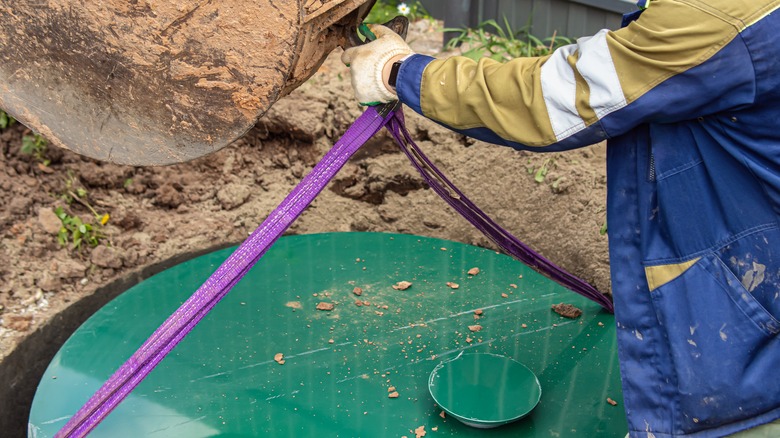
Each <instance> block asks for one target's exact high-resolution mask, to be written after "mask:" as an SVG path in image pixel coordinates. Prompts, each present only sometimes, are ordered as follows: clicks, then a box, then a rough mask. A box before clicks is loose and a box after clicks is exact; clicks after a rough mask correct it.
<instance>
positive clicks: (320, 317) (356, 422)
mask: <svg viewBox="0 0 780 438" xmlns="http://www.w3.org/2000/svg"><path fill="white" fill-rule="evenodd" d="M231 251H232V248H229V249H226V250H221V251H216V252H213V253H210V254H206V255H203V256H200V257H197V258H195V259H192V260H190V261H187V262H185V263H182V264H180V265H177V266H174V267H172V268H170V269H167V270H166V271H163V272H161V273H160V274H157V275H155V276H154V277H151V278H149V279H147V280H145V281H143V282H141V283H139V284H138V285H136V286H134V287H132V288H130V289H129V290H127V291H126V292H124V293H123V294H121V295H120V296H119V297H117V298H116V299H114V300H113V301H111V302H110V303H108V304H107V305H105V306H104V307H103V308H101V309H100V310H99V311H98V312H96V313H95V314H94V315H93V316H92V317H91V318H90V319H88V320H87V321H86V322H85V323H84V324H83V325H82V326H81V327H80V328H79V329H78V330H77V331H76V332H75V333H73V335H72V336H71V338H70V339H69V340H68V341H67V342H66V343H65V344H64V345H63V346H62V348H61V349H60V350H59V352H58V353H57V354H56V356H55V357H54V359H53V360H52V361H51V363H50V364H49V367H48V369H47V370H46V372H45V374H44V376H43V378H42V380H41V382H40V384H39V386H38V390H37V393H36V395H35V399H34V400H33V405H32V410H31V413H30V418H29V436H30V437H36V438H43V437H52V436H53V435H54V434H55V433H56V432H57V431H58V430H59V429H60V428H61V427H62V426H63V425H64V424H65V422H66V421H67V419H68V418H69V417H70V416H71V415H73V414H74V413H75V412H76V410H78V409H79V408H80V407H81V405H82V404H83V403H84V402H85V401H86V400H87V399H88V398H89V397H90V396H91V395H92V394H93V393H94V392H95V391H96V390H97V389H98V388H99V387H100V385H101V384H102V383H103V382H104V381H105V380H106V379H107V378H108V377H109V376H110V375H111V374H112V373H113V372H114V371H115V370H116V369H117V368H118V367H119V366H120V365H121V364H122V363H123V362H124V361H125V360H126V359H127V358H128V357H129V356H130V355H131V354H132V353H133V352H134V351H135V350H136V349H137V348H138V347H139V346H140V345H141V344H142V343H143V342H144V341H145V340H146V338H147V337H148V336H149V335H150V334H151V333H152V332H153V331H154V330H155V329H156V328H157V327H158V326H159V325H160V324H161V323H162V322H163V321H164V320H165V319H166V318H167V317H168V316H169V315H170V314H171V313H172V312H173V311H174V310H176V308H178V307H179V305H181V303H182V302H183V301H184V300H186V299H187V298H188V297H189V296H190V295H191V294H192V293H193V292H194V291H195V290H196V289H197V287H198V286H200V285H201V283H202V282H203V281H204V280H205V279H206V278H208V276H209V275H210V274H211V273H212V272H213V271H214V269H216V267H217V266H218V265H219V264H220V263H221V262H222V261H223V260H224V259H225V258H227V256H228V255H229V254H230V252H231ZM473 268H478V270H479V272H478V273H477V272H476V270H474V269H473ZM469 271H471V274H469ZM404 282H406V283H404ZM560 302H565V303H570V304H573V305H575V306H577V307H579V308H581V309H582V310H583V314H582V316H580V317H579V318H577V319H566V318H563V317H561V316H559V315H558V314H556V313H554V312H552V311H551V310H550V306H551V305H552V304H557V303H560ZM322 303H324V304H322ZM318 307H319V309H331V310H319V309H318ZM614 325H615V324H614V319H613V317H612V315H610V314H608V313H606V312H604V311H602V310H601V307H600V306H598V305H597V304H594V303H591V302H590V301H588V300H587V299H585V298H582V297H580V296H579V295H577V294H575V293H573V292H571V291H568V290H566V289H564V288H563V287H561V286H559V285H557V284H555V283H553V282H551V281H550V280H549V279H547V278H545V277H543V276H541V275H539V274H537V273H535V272H534V271H532V270H531V269H530V268H528V267H527V266H525V265H523V264H521V263H519V262H517V261H515V260H513V259H511V258H510V257H507V256H504V255H500V254H497V253H496V252H494V251H491V250H487V249H484V248H478V247H475V246H470V245H464V244H460V243H455V242H451V241H445V240H440V239H431V238H425V237H418V236H411V235H400V234H383V233H328V234H314V235H298V236H286V237H283V238H281V239H279V241H278V242H277V243H276V244H275V245H274V246H273V247H272V248H271V249H270V250H269V251H268V253H267V254H266V255H265V256H264V257H263V258H262V259H261V260H260V262H258V264H257V265H256V266H255V267H254V268H253V269H252V270H251V271H250V272H249V273H248V274H247V275H246V277H244V279H243V280H242V281H241V282H240V283H239V284H238V285H236V287H235V288H234V289H233V291H232V292H231V293H229V294H228V295H227V296H226V297H225V298H224V299H223V300H222V301H221V302H220V303H219V304H217V305H216V307H215V308H214V310H213V311H212V312H211V313H209V314H208V315H207V316H206V317H205V318H204V319H203V321H202V322H201V323H200V324H199V325H198V326H197V327H195V329H194V330H193V331H192V332H191V333H190V335H189V336H188V337H186V338H185V339H184V340H183V341H182V342H181V343H180V344H179V345H178V346H177V347H176V348H175V349H174V350H173V351H172V352H171V354H169V355H168V357H166V358H165V359H164V360H163V361H162V362H161V363H160V365H159V366H158V367H157V368H156V369H155V370H154V371H152V373H151V374H150V375H149V377H148V378H147V379H146V380H144V381H143V382H141V383H140V385H139V386H138V387H137V388H136V389H135V390H134V391H133V392H132V393H131V394H130V396H129V397H128V398H127V399H126V400H124V401H123V402H122V403H121V404H120V405H119V406H118V407H117V409H116V410H115V411H114V412H112V413H111V414H110V415H109V416H108V417H106V419H105V420H104V421H103V422H102V423H101V424H100V425H99V426H98V427H97V428H96V429H95V430H94V431H93V432H92V434H91V435H90V437H95V438H96V437H111V438H121V437H138V436H151V437H155V436H160V437H166V438H167V437H187V438H193V437H216V436H219V437H257V436H262V437H296V438H304V437H375V436H376V437H402V436H407V437H409V438H412V437H415V436H418V435H420V434H421V432H422V431H425V432H426V435H425V436H426V438H431V437H436V436H438V435H440V434H441V435H444V436H461V437H465V436H482V435H483V434H485V433H490V434H491V437H502V436H506V437H550V436H560V437H593V436H599V437H610V436H614V437H621V438H622V437H623V436H625V433H626V429H627V427H626V420H625V415H624V413H623V408H622V397H621V389H620V380H619V373H618V364H617V357H616V340H615V328H614ZM472 353H490V354H494V355H499V356H503V357H507V358H512V359H514V360H515V361H518V362H521V363H522V364H523V365H525V366H526V367H527V368H528V369H529V370H530V371H532V372H533V373H534V374H535V375H536V376H538V379H539V383H540V385H541V388H542V391H543V395H542V397H541V400H540V401H539V404H538V405H537V406H536V408H535V409H533V411H531V412H530V413H529V414H528V415H526V416H525V417H523V418H522V419H520V420H519V421H514V422H511V423H509V424H506V425H504V426H501V427H497V428H495V429H492V430H490V431H486V430H481V429H475V428H473V427H469V426H467V425H464V424H463V423H461V422H460V421H457V420H456V419H454V418H452V417H451V416H449V415H447V414H446V413H444V414H442V412H444V411H443V409H442V406H439V405H438V404H437V402H436V401H434V399H433V397H432V396H431V393H430V392H429V390H428V380H429V376H430V375H431V372H432V370H434V368H436V367H437V366H438V365H439V364H440V363H442V362H445V361H449V360H451V359H453V358H456V357H458V355H460V354H463V356H461V357H462V358H465V357H467V356H466V355H467V354H472ZM520 384H521V383H519V382H518V381H514V380H512V381H509V382H508V383H507V385H508V387H507V388H505V390H506V391H514V390H515V388H514V387H513V386H512V385H520ZM608 397H609V398H611V399H613V400H615V401H617V403H618V404H617V406H613V405H612V404H610V403H607V398H608ZM441 403H442V404H444V402H443V401H442V402H441Z"/></svg>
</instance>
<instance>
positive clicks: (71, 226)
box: [54, 207, 108, 250]
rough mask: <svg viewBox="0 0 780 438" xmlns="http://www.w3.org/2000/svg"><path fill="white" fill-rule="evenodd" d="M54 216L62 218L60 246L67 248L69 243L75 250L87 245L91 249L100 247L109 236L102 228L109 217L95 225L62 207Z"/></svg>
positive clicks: (106, 216)
mask: <svg viewBox="0 0 780 438" xmlns="http://www.w3.org/2000/svg"><path fill="white" fill-rule="evenodd" d="M54 214H56V215H57V217H58V218H60V222H62V227H61V228H60V231H59V233H57V240H58V241H59V242H60V245H62V246H67V245H68V243H72V244H73V249H76V250H78V249H80V248H81V245H82V244H84V243H86V244H87V245H89V246H90V247H92V248H94V247H96V246H98V245H100V242H101V241H102V240H103V239H106V238H107V236H106V235H105V234H104V233H103V232H102V227H103V225H105V223H106V222H107V221H108V215H107V214H106V215H104V216H103V219H105V221H104V220H103V219H101V220H100V221H99V222H97V223H95V224H93V223H88V222H84V221H83V220H82V219H81V218H80V217H78V216H75V215H69V214H68V213H66V212H65V210H64V209H63V208H62V207H57V208H55V209H54Z"/></svg>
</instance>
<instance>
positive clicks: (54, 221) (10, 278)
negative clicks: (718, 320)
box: [0, 22, 609, 436]
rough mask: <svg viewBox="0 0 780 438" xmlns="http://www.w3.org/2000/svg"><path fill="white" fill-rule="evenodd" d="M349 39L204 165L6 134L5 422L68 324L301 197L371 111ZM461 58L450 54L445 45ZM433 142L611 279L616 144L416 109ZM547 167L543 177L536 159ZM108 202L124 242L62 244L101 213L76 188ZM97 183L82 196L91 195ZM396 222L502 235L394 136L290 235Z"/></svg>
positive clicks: (16, 418) (440, 159)
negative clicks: (32, 151) (585, 143)
mask: <svg viewBox="0 0 780 438" xmlns="http://www.w3.org/2000/svg"><path fill="white" fill-rule="evenodd" d="M409 40H410V41H411V45H412V47H413V48H415V49H416V50H418V51H420V52H423V53H428V54H438V52H439V49H440V47H441V43H440V42H441V32H438V31H436V30H435V29H434V28H432V27H431V26H430V25H429V24H428V23H426V22H418V23H415V24H414V25H413V29H412V31H411V33H410V38H409ZM337 52H338V53H336V52H334V53H333V54H332V55H331V57H330V58H329V59H328V60H327V61H326V63H325V64H324V65H323V67H322V68H321V69H320V70H319V72H318V73H317V74H316V75H315V76H314V77H312V78H311V79H310V80H309V81H308V82H307V83H305V84H304V85H303V86H301V87H300V88H299V89H298V90H296V91H295V92H293V93H292V94H291V95H290V96H287V97H285V98H284V99H282V100H281V101H279V102H277V103H276V104H275V105H274V106H273V108H272V109H271V110H270V111H269V113H268V114H267V115H266V116H265V117H264V118H263V119H262V120H261V121H260V123H258V125H257V127H256V128H254V129H253V130H252V131H250V132H249V133H247V134H246V135H245V136H244V137H243V138H241V139H239V140H237V141H236V142H235V143H234V144H232V145H230V146H228V147H226V148H224V149H223V150H222V151H220V152H218V153H215V154H213V155H210V156H207V157H204V158H201V159H198V160H196V161H193V162H189V163H185V164H180V165H175V166H170V167H159V168H134V167H126V166H116V165H110V164H106V163H100V162H96V161H93V160H90V159H86V158H82V157H80V156H77V155H75V154H73V153H70V152H68V151H64V150H59V149H54V148H50V149H49V151H48V152H47V157H48V159H50V160H51V164H50V165H49V166H48V167H41V166H39V165H38V164H37V162H36V161H35V160H34V159H33V158H31V157H30V156H28V155H25V154H22V153H21V152H20V147H21V139H22V136H23V135H24V134H25V131H26V129H25V128H24V127H23V126H19V125H16V126H14V127H13V128H11V129H8V130H5V131H2V132H0V152H1V154H0V188H1V189H2V190H0V230H1V232H2V241H1V243H0V247H2V251H0V382H2V387H1V388H2V389H0V405H2V406H4V407H5V408H4V409H3V413H2V414H0V430H2V431H4V432H9V433H11V435H7V436H15V435H17V434H21V435H23V432H22V431H23V430H24V429H23V428H24V425H25V424H26V414H27V411H26V409H29V403H30V401H31V398H32V395H33V393H34V389H35V385H36V383H37V377H39V376H40V374H41V373H42V372H43V370H44V368H45V366H46V365H47V364H48V361H49V360H50V359H51V357H52V355H53V354H54V353H55V352H56V350H57V348H58V346H59V345H60V344H61V343H62V342H64V340H65V339H66V338H67V335H68V334H69V333H70V332H72V330H74V329H75V328H76V327H77V326H78V324H79V323H80V322H81V321H83V320H84V319H85V318H86V317H88V315H89V314H90V313H91V312H93V311H94V310H96V309H97V308H98V307H99V306H100V305H102V304H104V303H105V302H106V301H107V300H108V299H110V298H112V297H114V296H115V295H116V294H117V293H120V292H121V291H122V290H124V289H126V288H127V287H129V286H130V285H132V284H134V283H135V282H137V281H139V280H140V279H142V278H145V277H148V276H149V275H151V274H153V273H155V272H157V271H159V270H161V269H164V268H165V267H166V266H170V265H171V264H172V263H176V262H178V261H181V260H184V259H186V258H188V257H192V256H193V255H197V254H199V253H202V252H204V251H209V250H212V249H214V248H216V247H224V246H227V245H232V244H236V243H239V242H240V241H241V240H242V239H243V238H244V237H246V236H247V234H248V233H249V232H251V231H252V230H253V229H254V228H255V227H256V226H257V225H258V224H259V223H260V222H261V221H262V220H263V218H264V217H265V216H266V215H267V214H268V213H269V212H270V211H271V210H273V208H274V207H275V206H276V205H277V204H278V203H279V202H280V201H281V200H282V199H283V198H284V196H285V195H287V194H288V193H289V192H290V190H291V189H292V188H293V187H294V186H295V184H296V183H297V182H298V181H300V179H301V177H302V176H303V175H305V174H306V173H307V172H308V171H309V170H310V169H311V168H312V167H313V166H314V164H315V163H316V162H317V161H318V159H319V158H320V157H321V156H322V155H323V154H324V153H325V152H326V151H327V149H328V148H329V147H330V146H331V145H332V144H333V142H335V140H336V139H337V138H338V137H339V136H340V135H341V134H342V133H343V132H344V130H345V129H346V128H347V126H348V125H349V124H350V122H351V121H352V120H354V119H355V118H356V117H357V116H358V115H359V114H360V112H361V110H360V108H359V107H358V106H357V105H356V104H355V101H354V99H353V95H352V91H351V88H350V85H349V80H348V74H347V71H346V68H345V67H344V66H343V65H342V64H341V63H340V61H339V55H340V51H337ZM445 55H446V54H445ZM406 114H407V125H408V126H409V129H410V131H411V132H412V134H413V135H414V136H415V138H416V140H417V141H418V143H419V144H420V146H421V147H422V148H423V150H424V151H425V152H426V153H427V154H428V155H429V156H430V157H431V158H432V159H433V160H434V161H435V163H436V165H437V166H439V167H440V169H442V170H443V171H444V172H445V173H447V174H448V175H449V176H450V177H451V179H452V180H453V181H454V182H455V184H456V185H458V187H460V189H461V190H462V191H464V192H465V193H466V194H467V195H468V196H469V197H470V198H471V199H472V200H473V201H475V202H476V203H477V204H478V205H479V206H481V207H482V208H483V210H485V211H486V212H487V213H488V214H489V215H491V216H492V217H493V218H494V219H495V220H496V221H497V222H498V223H500V224H502V225H503V226H504V227H506V228H507V229H508V230H509V231H510V232H512V233H514V234H515V235H516V236H518V237H519V238H520V239H521V240H523V241H524V242H526V243H527V244H529V245H530V246H531V247H533V248H535V249H536V250H537V251H539V252H540V253H542V254H543V255H545V256H546V257H547V258H549V259H551V260H552V261H553V262H555V263H557V264H558V265H560V266H562V267H563V268H565V269H567V270H569V271H571V272H572V273H574V274H575V275H577V276H579V277H581V278H583V279H585V280H587V281H589V282H591V283H592V284H593V285H595V286H596V287H597V288H598V289H599V290H602V291H604V292H608V291H609V266H608V257H607V238H606V236H604V235H602V234H601V233H600V229H601V227H602V225H603V224H604V222H605V220H606V219H605V217H606V213H605V203H606V200H605V197H606V195H605V193H606V191H605V184H606V177H605V167H604V161H605V147H604V146H603V145H596V146H592V147H589V148H583V149H580V150H576V151H571V152H567V153H561V154H533V153H528V152H518V151H514V150H511V149H508V148H502V147H498V146H493V145H489V144H484V143H481V142H474V141H473V140H469V139H467V138H465V137H463V136H460V135H457V134H454V133H452V132H450V131H447V130H445V129H443V128H441V127H439V126H438V125H436V124H434V123H432V122H429V121H427V120H425V119H422V118H421V117H419V116H416V115H415V114H413V113H411V111H409V110H407V111H406ZM542 166H545V167H546V168H547V169H548V172H547V174H546V176H545V177H544V180H543V181H541V182H538V181H537V180H536V179H535V175H536V172H537V171H538V170H539V169H540V168H541V167H542ZM79 189H82V190H83V191H85V192H86V195H85V196H84V200H85V203H88V204H89V205H91V206H92V207H93V208H94V209H95V210H96V211H97V212H98V213H99V214H103V213H108V214H109V215H110V220H109V221H108V223H107V224H106V226H105V227H104V230H105V233H106V234H107V239H106V240H104V242H110V246H107V245H106V244H105V243H103V244H101V245H100V246H98V247H96V248H89V247H85V248H82V249H81V250H78V251H77V250H74V249H73V248H71V247H63V246H61V245H60V244H59V243H58V241H57V231H58V229H59V227H60V222H59V219H58V218H57V217H56V216H55V215H54V214H53V209H54V208H56V207H58V206H61V207H63V208H64V209H65V211H66V212H69V214H71V215H77V216H80V217H81V218H83V219H89V218H90V217H91V215H92V214H91V213H90V211H89V210H88V209H87V207H86V206H85V205H82V204H81V203H79V202H77V201H71V202H70V203H68V202H67V199H64V198H67V196H64V195H67V193H68V192H69V191H70V192H74V193H78V190H79ZM83 191H82V193H84V192H83ZM330 231H386V232H398V233H412V234H419V235H425V236H432V237H438V238H444V239H451V240H456V241H460V242H465V243H469V244H475V245H481V246H488V247H490V246H491V245H490V243H489V241H488V240H487V239H486V238H484V237H483V236H482V235H481V234H480V233H479V231H477V230H476V229H474V228H473V227H472V226H471V225H470V224H469V223H468V222H466V221H465V220H463V219H462V218H460V216H458V215H457V213H456V212H454V211H453V210H451V209H449V207H448V206H447V205H446V204H445V203H444V202H443V201H441V200H440V199H439V198H438V197H437V195H436V194H435V193H434V192H432V191H431V190H429V189H428V188H427V187H426V186H425V184H424V183H423V181H422V179H421V178H420V177H419V175H418V174H417V173H416V171H415V169H414V168H413V167H412V166H411V165H410V164H409V163H408V162H407V159H406V158H405V156H404V155H403V154H401V153H400V152H399V150H398V149H397V147H396V146H395V145H394V144H393V143H392V141H391V139H390V138H389V136H387V135H386V134H384V133H382V134H380V135H377V136H376V137H375V138H374V139H373V140H372V141H370V143H369V144H367V145H366V146H365V147H364V149H363V150H361V151H360V152H358V155H357V156H356V157H355V158H353V159H352V160H351V162H350V163H348V164H347V166H346V167H345V168H344V169H342V171H341V172H340V173H339V174H338V175H337V177H336V180H335V181H334V182H332V183H331V184H330V186H329V188H328V189H326V190H325V191H324V192H323V193H322V194H321V195H320V196H319V197H318V198H317V200H316V201H315V202H314V204H313V206H312V207H310V208H309V209H308V210H307V211H306V212H305V213H304V214H303V215H302V216H301V218H300V219H299V220H298V221H297V222H295V224H293V226H292V227H291V228H290V229H289V230H288V233H296V234H297V233H318V232H330Z"/></svg>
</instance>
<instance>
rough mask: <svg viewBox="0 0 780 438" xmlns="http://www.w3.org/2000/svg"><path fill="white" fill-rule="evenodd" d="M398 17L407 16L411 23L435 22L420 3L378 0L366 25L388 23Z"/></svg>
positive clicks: (367, 18) (366, 20)
mask: <svg viewBox="0 0 780 438" xmlns="http://www.w3.org/2000/svg"><path fill="white" fill-rule="evenodd" d="M398 15H403V16H406V17H407V18H409V21H417V20H423V19H425V20H431V21H432V20H433V17H431V14H429V13H428V11H426V10H425V8H424V7H423V5H422V4H420V2H419V1H416V2H414V3H406V2H399V1H397V0H378V1H377V2H376V3H375V4H374V7H372V8H371V11H370V12H369V13H368V16H367V17H366V19H365V20H364V21H365V22H366V23H387V22H388V21H390V20H392V19H393V18H395V17H397V16H398Z"/></svg>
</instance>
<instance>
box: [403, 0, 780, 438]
mask: <svg viewBox="0 0 780 438" xmlns="http://www.w3.org/2000/svg"><path fill="white" fill-rule="evenodd" d="M779 7H780V0H774V1H766V0H707V1H702V0H653V2H652V6H651V7H648V8H647V9H646V10H645V11H644V12H643V13H642V15H641V16H640V17H639V18H638V19H636V20H635V21H633V22H631V23H630V24H628V25H627V26H626V27H624V28H622V29H620V30H617V31H606V30H604V31H601V32H599V33H597V34H596V35H594V36H592V37H589V38H582V39H579V40H577V42H576V44H572V45H569V46H566V47H563V48H560V49H558V50H556V51H555V52H554V53H553V54H551V55H549V56H545V57H540V58H527V59H515V60H513V61H510V62H508V63H505V64H501V63H498V62H495V61H491V60H489V59H482V60H480V61H479V62H474V61H472V60H469V59H466V58H462V57H453V58H449V59H443V60H434V59H432V58H430V57H426V56H422V55H414V56H413V57H411V58H409V59H407V60H406V61H405V62H404V64H403V66H402V67H401V70H400V72H399V77H398V81H397V83H398V90H397V91H398V95H399V98H400V100H401V101H402V102H403V103H405V104H406V105H408V106H410V107H411V108H413V109H414V110H416V111H417V112H419V113H421V114H423V115H425V116H427V117H429V118H431V119H433V120H435V121H438V122H439V123H441V124H444V125H446V126H448V127H450V128H452V129H454V130H456V131H459V132H462V133H464V134H466V135H469V136H472V137H476V138H478V139H481V140H484V141H488V142H491V143H497V144H502V145H507V146H511V147H514V148H517V149H524V150H536V151H561V150H567V149H572V148H577V147H583V146H587V145H591V144H594V143H597V142H599V141H602V140H607V141H608V147H607V149H608V152H607V155H608V157H607V184H608V190H607V192H608V199H607V203H608V219H607V220H608V224H609V247H610V262H611V272H612V291H613V296H614V300H615V316H616V321H617V328H618V330H617V331H618V344H619V352H618V354H619V357H620V364H621V373H622V378H623V391H624V399H625V409H626V414H627V417H628V422H629V428H630V433H631V436H632V437H655V438H661V437H672V436H697V437H699V436H722V435H725V434H730V433H734V432H737V431H739V430H743V429H747V428H751V427H754V426H757V425H759V424H762V423H766V422H770V421H773V420H775V419H777V418H780V372H779V371H778V370H779V369H780V342H779V340H778V333H780V321H778V319H780V221H778V219H779V218H780V44H778V37H777V32H778V29H780V11H778V10H777V9H778V8H779ZM775 367H777V368H775Z"/></svg>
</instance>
